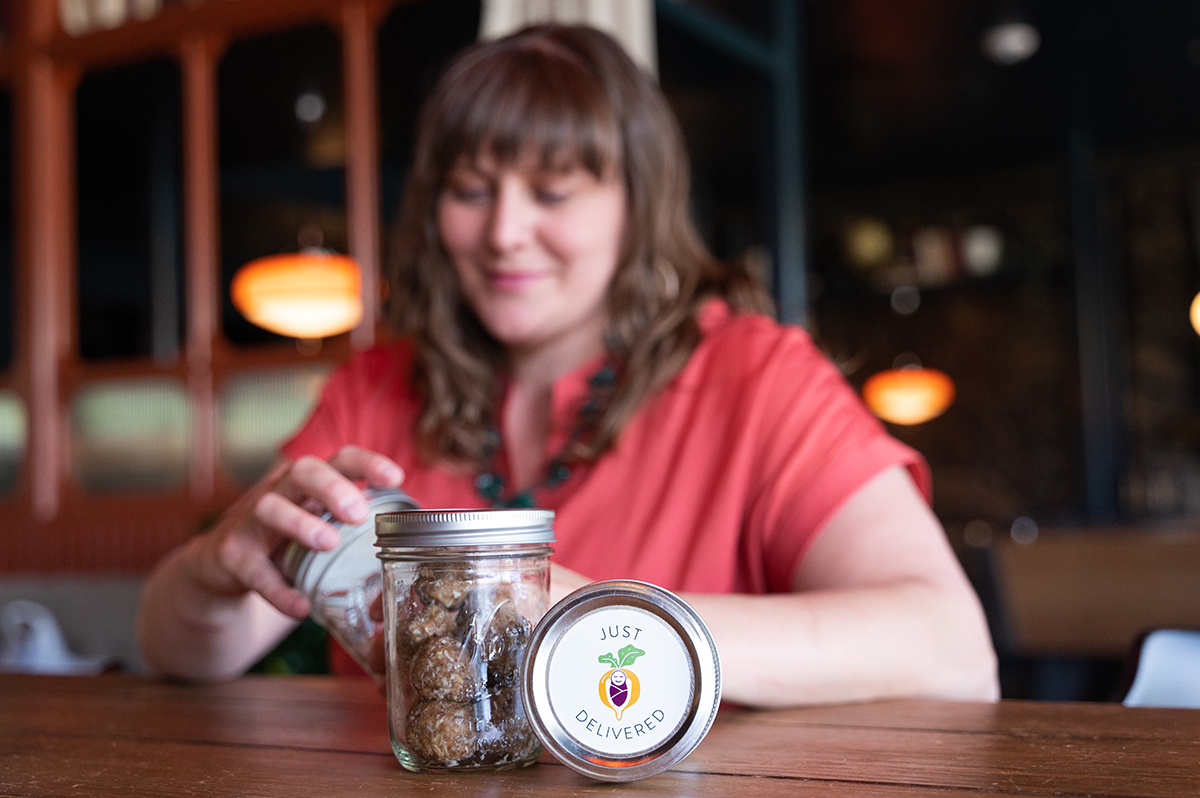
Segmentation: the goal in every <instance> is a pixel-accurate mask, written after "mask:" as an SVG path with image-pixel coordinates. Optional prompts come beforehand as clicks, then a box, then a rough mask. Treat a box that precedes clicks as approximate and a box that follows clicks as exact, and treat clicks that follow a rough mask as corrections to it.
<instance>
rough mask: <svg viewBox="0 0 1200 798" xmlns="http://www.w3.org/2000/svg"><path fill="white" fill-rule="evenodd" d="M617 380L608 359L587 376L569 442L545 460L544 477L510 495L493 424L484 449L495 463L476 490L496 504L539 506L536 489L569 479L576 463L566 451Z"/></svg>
mask: <svg viewBox="0 0 1200 798" xmlns="http://www.w3.org/2000/svg"><path fill="white" fill-rule="evenodd" d="M616 383H617V372H616V370H615V369H614V368H613V366H612V365H611V364H607V363H606V364H605V365H603V366H601V367H600V369H599V370H598V371H597V372H596V373H595V374H593V375H592V376H590V377H588V395H587V399H586V400H585V401H584V403H583V406H582V407H580V408H579V419H578V421H577V422H576V424H575V427H574V428H573V429H572V430H571V434H570V436H569V437H568V438H567V442H566V443H564V444H563V447H562V449H560V450H559V452H558V454H556V455H554V456H553V457H551V458H550V462H549V463H547V464H546V471H545V473H544V474H543V475H542V481H541V482H539V483H538V484H536V485H533V486H532V487H529V488H526V489H525V490H523V491H520V492H518V493H515V494H513V495H511V496H505V495H504V491H505V488H506V487H507V485H506V484H505V481H504V477H502V476H500V475H499V474H498V473H496V472H497V471H498V469H497V468H496V455H497V453H498V452H499V451H500V443H501V440H502V439H501V437H500V430H499V429H497V428H495V427H493V428H492V429H491V435H490V439H491V440H490V443H489V445H488V447H487V448H486V449H485V450H484V455H485V456H486V457H487V459H488V461H489V462H491V463H492V468H491V470H489V471H486V472H484V473H482V474H480V475H479V476H477V477H475V490H476V492H477V493H478V494H479V495H480V496H481V497H483V498H484V499H486V500H487V501H488V502H490V503H491V505H492V506H493V507H537V506H538V505H537V501H536V499H534V493H535V492H537V491H539V490H549V489H552V488H557V487H558V486H559V485H561V484H563V483H564V482H566V481H567V480H568V479H570V477H571V468H572V466H573V463H572V462H570V461H569V460H568V459H567V453H568V452H569V451H570V450H571V448H572V447H573V446H574V445H575V444H576V443H578V442H579V441H580V440H581V438H582V437H583V435H584V434H585V432H586V431H587V430H588V429H589V428H590V425H591V422H592V421H593V420H594V419H595V418H596V416H597V415H598V414H599V413H600V411H601V409H602V408H603V407H604V406H605V404H606V399H607V396H606V395H607V394H611V393H612V389H613V387H614V386H615V385H616Z"/></svg>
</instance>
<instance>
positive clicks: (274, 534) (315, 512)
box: [138, 446, 404, 681]
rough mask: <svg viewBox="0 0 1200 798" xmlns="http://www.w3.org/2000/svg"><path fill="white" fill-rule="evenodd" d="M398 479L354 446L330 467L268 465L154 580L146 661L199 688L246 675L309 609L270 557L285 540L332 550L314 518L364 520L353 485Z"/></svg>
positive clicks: (146, 598)
mask: <svg viewBox="0 0 1200 798" xmlns="http://www.w3.org/2000/svg"><path fill="white" fill-rule="evenodd" d="M403 480H404V474H403V472H402V471H401V470H400V467H399V466H397V465H396V464H395V463H394V462H392V461H391V460H390V459H388V458H387V457H384V456H383V455H380V454H376V453H374V452H370V451H367V450H365V449H361V448H359V447H355V446H347V447H344V448H343V449H341V450H340V451H339V452H338V453H337V454H336V455H334V456H333V457H332V458H331V459H330V460H329V461H328V462H326V461H324V460H320V459H318V458H315V457H301V458H299V459H298V460H296V461H295V462H289V463H280V464H279V465H277V466H275V467H274V468H273V469H271V471H270V473H268V474H267V476H266V477H265V478H263V480H262V481H260V482H259V484H258V485H257V486H256V487H255V488H254V489H252V490H251V491H250V492H249V493H247V494H246V495H245V496H243V497H242V498H241V499H240V500H239V501H238V502H236V503H235V504H234V505H233V506H232V507H230V509H229V511H228V512H226V513H225V515H224V516H223V517H222V518H221V520H220V521H219V522H218V523H217V525H216V526H215V527H214V528H213V529H211V530H210V531H208V532H206V533H204V534H202V535H198V536H197V537H195V538H193V539H191V540H190V541H188V542H187V543H186V544H185V545H183V546H181V547H179V548H178V549H176V550H175V551H173V552H171V554H169V555H168V556H167V557H166V558H165V559H164V560H163V561H162V562H161V563H159V564H158V566H156V567H155V569H154V570H153V571H152V572H151V574H150V576H149V578H148V579H147V580H146V583H145V586H144V588H143V590H142V598H141V603H140V606H139V611H138V640H139V643H140V644H141V649H142V654H143V656H144V657H145V659H146V662H147V663H148V664H149V665H151V666H152V667H153V668H155V669H157V670H159V671H161V672H162V673H166V674H171V675H174V676H179V677H182V678H185V679H194V680H200V681H212V680H216V679H227V678H232V677H234V676H237V675H239V674H241V673H243V672H244V671H245V669H246V668H248V667H250V665H252V664H253V663H254V662H255V661H257V660H258V659H259V658H261V657H262V656H263V654H265V653H266V652H268V651H270V649H271V648H272V647H273V646H274V645H275V644H276V643H278V642H279V640H281V639H282V638H283V637H284V636H285V635H286V634H287V633H288V631H290V630H291V629H292V628H294V627H295V625H296V621H297V619H301V618H304V617H305V616H306V615H308V613H309V611H310V610H311V607H310V606H309V602H308V599H306V598H305V597H304V595H303V594H301V593H300V592H299V591H298V590H296V589H294V588H293V587H291V586H290V585H288V584H287V581H286V580H285V579H284V577H283V575H282V574H281V573H280V572H279V570H278V569H277V568H276V567H275V565H274V563H273V562H272V559H271V558H272V554H273V553H275V552H276V551H278V550H279V548H280V547H281V546H283V545H285V544H287V543H288V542H289V541H298V542H299V543H301V544H302V545H304V546H307V547H309V548H312V549H317V550H328V549H331V548H333V547H334V546H336V545H337V542H338V534H337V530H336V529H334V528H333V526H332V525H330V524H328V523H326V522H324V521H322V520H321V519H320V517H319V516H320V515H321V514H323V513H324V512H326V509H327V508H328V510H329V511H330V512H331V513H332V515H333V517H334V518H336V519H337V520H339V521H343V522H347V523H355V522H361V521H363V520H365V518H366V516H367V513H368V508H367V504H366V500H365V497H364V496H363V494H362V490H361V489H360V488H359V486H358V484H356V483H366V484H369V485H372V486H376V487H396V486H398V485H400V483H401V482H402V481H403ZM280 613H282V614H280Z"/></svg>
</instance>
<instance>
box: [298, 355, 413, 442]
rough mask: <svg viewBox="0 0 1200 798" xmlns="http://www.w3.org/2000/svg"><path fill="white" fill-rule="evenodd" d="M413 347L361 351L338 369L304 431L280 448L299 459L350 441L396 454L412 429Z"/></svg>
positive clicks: (304, 425)
mask: <svg viewBox="0 0 1200 798" xmlns="http://www.w3.org/2000/svg"><path fill="white" fill-rule="evenodd" d="M411 363H412V357H411V349H410V348H409V347H408V346H407V345H406V344H390V345H384V346H378V347H375V348H373V349H370V350H367V351H366V352H360V353H356V354H355V355H354V356H353V357H351V359H350V360H349V362H347V363H346V364H344V365H342V366H340V367H339V368H337V369H336V370H335V371H334V372H333V374H332V375H331V376H330V378H329V380H328V381H327V382H326V384H325V387H324V388H323V389H322V391H321V398H320V399H319V400H318V402H317V405H316V407H315V408H314V409H313V412H312V414H311V415H310V416H309V418H308V420H307V421H306V422H305V423H304V424H303V426H301V427H300V429H299V431H298V432H296V434H295V435H294V436H293V437H292V438H291V440H289V441H288V442H287V443H285V444H283V446H282V447H281V448H280V451H281V453H282V454H283V455H284V456H285V457H287V458H289V459H296V458H298V457H303V456H305V455H313V456H316V457H320V458H322V459H328V458H330V457H332V456H333V455H334V454H335V453H336V452H337V451H338V449H340V448H341V447H343V446H346V445H348V444H354V445H357V446H362V447H364V448H366V449H370V450H373V451H380V452H384V453H386V454H392V453H393V452H394V450H395V449H397V448H398V444H397V441H398V440H400V439H403V440H404V441H405V442H407V438H406V437H405V436H406V435H408V434H409V432H410V429H411V423H410V422H411V418H412V408H413V407H414V399H413V397H412V394H411V389H410V386H409V379H408V378H409V373H410V369H411Z"/></svg>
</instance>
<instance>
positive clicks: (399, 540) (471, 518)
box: [375, 509, 554, 552]
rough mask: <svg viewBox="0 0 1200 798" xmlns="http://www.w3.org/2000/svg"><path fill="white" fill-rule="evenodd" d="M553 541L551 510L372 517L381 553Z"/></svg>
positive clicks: (433, 512) (406, 513)
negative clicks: (400, 550)
mask: <svg viewBox="0 0 1200 798" xmlns="http://www.w3.org/2000/svg"><path fill="white" fill-rule="evenodd" d="M553 542H554V511H553V510H540V509H498V510H400V511H396V512H388V513H380V514H379V515H377V516H375V545H376V546H378V547H379V548H380V549H382V550H383V551H384V552H390V551H392V550H395V549H415V548H445V547H478V546H520V545H525V544H543V545H548V544H550V543H553Z"/></svg>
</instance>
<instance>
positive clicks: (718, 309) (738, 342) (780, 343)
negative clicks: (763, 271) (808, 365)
mask: <svg viewBox="0 0 1200 798" xmlns="http://www.w3.org/2000/svg"><path fill="white" fill-rule="evenodd" d="M696 321H697V324H698V325H699V327H700V333H701V335H702V338H701V341H700V343H699V345H698V346H697V347H696V351H695V353H694V355H693V358H692V362H691V363H689V365H692V366H699V367H703V368H708V369H711V368H718V367H719V368H722V369H726V368H730V369H735V370H741V371H746V372H753V371H757V370H760V369H761V368H762V367H763V366H764V365H765V364H766V363H767V362H770V361H781V360H782V361H789V362H792V363H796V362H798V361H806V360H811V361H814V362H820V361H824V360H825V358H824V356H823V355H822V354H821V352H820V350H818V349H817V347H816V345H815V344H814V343H813V341H812V338H811V337H810V336H809V334H808V332H807V331H806V330H804V329H803V328H802V327H798V326H796V325H792V324H781V323H780V322H778V321H776V320H775V319H773V318H771V317H770V316H766V315H763V314H762V313H754V312H744V313H739V312H735V311H734V310H733V309H732V308H730V306H729V304H728V303H727V302H725V301H724V300H721V299H712V300H709V301H707V302H706V303H705V304H704V305H702V306H701V308H700V312H699V314H698V315H697V319H696Z"/></svg>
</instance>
